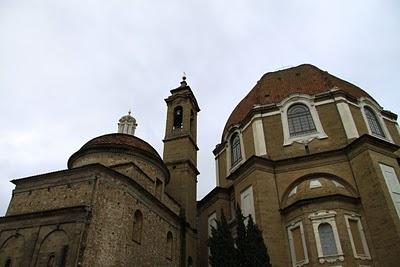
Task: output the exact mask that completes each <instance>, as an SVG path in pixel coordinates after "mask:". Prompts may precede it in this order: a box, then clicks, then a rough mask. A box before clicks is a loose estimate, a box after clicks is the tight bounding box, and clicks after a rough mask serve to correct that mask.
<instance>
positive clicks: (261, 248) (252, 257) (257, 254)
mask: <svg viewBox="0 0 400 267" xmlns="http://www.w3.org/2000/svg"><path fill="white" fill-rule="evenodd" d="M245 244H246V249H245V251H246V262H247V264H248V265H247V266H252V267H270V266H271V264H270V262H269V256H268V252H267V247H266V245H265V243H264V239H263V237H262V233H261V230H260V229H259V228H258V226H257V224H255V223H254V221H253V218H252V217H251V215H250V216H249V219H248V222H247V227H246V242H245Z"/></svg>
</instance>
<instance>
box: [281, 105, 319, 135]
mask: <svg viewBox="0 0 400 267" xmlns="http://www.w3.org/2000/svg"><path fill="white" fill-rule="evenodd" d="M297 107H299V108H303V110H302V111H301V113H298V112H297V113H295V112H293V111H292V110H293V109H295V108H297ZM301 118H303V119H306V121H307V124H308V126H310V127H309V129H305V130H303V129H301V130H300V131H296V129H295V127H294V125H293V124H294V122H296V121H299V120H301ZM287 120H288V127H289V136H290V137H291V138H294V137H298V136H303V135H309V134H314V133H316V132H317V127H316V126H315V123H314V120H313V117H312V115H311V112H310V109H309V108H308V107H307V106H306V105H304V104H303V103H294V104H292V105H291V106H290V107H289V108H288V109H287ZM292 127H293V129H292V130H293V131H292V130H291V128H292ZM301 128H303V127H301Z"/></svg>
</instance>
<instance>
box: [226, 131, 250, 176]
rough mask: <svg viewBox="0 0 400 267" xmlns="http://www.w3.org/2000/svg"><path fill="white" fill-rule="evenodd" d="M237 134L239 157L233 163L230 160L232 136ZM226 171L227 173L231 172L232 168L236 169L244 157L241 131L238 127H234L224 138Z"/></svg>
mask: <svg viewBox="0 0 400 267" xmlns="http://www.w3.org/2000/svg"><path fill="white" fill-rule="evenodd" d="M235 134H237V135H238V136H239V141H240V156H241V158H240V159H239V160H238V161H237V162H235V163H233V162H232V143H231V141H232V138H233V136H234V135H235ZM226 140H227V142H226V148H227V149H226V173H227V175H229V174H231V173H232V172H233V171H234V170H236V169H237V168H238V167H239V166H240V165H241V164H242V163H243V162H244V161H245V160H246V159H245V151H244V144H243V137H242V133H241V131H240V130H239V129H236V130H235V131H233V132H232V133H231V134H230V135H229V136H228V138H227V139H226Z"/></svg>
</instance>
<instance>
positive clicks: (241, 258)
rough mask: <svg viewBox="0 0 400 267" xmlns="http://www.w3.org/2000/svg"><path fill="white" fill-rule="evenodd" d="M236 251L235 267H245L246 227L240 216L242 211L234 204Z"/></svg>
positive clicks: (242, 217)
mask: <svg viewBox="0 0 400 267" xmlns="http://www.w3.org/2000/svg"><path fill="white" fill-rule="evenodd" d="M235 215H236V216H235V217H236V233H237V234H236V240H235V242H236V249H237V252H236V254H237V261H236V263H237V266H238V267H246V266H247V261H246V254H247V252H246V250H247V245H246V226H245V224H244V216H243V214H242V210H241V209H240V207H239V205H238V204H236V212H235Z"/></svg>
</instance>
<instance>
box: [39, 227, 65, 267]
mask: <svg viewBox="0 0 400 267" xmlns="http://www.w3.org/2000/svg"><path fill="white" fill-rule="evenodd" d="M68 250H69V240H68V236H67V234H66V233H65V232H64V231H62V230H55V231H53V232H51V233H49V234H48V235H47V236H46V237H45V238H44V239H43V241H42V243H41V245H40V249H39V253H38V258H37V264H36V266H46V267H56V266H57V267H64V266H66V262H67V257H68Z"/></svg>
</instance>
